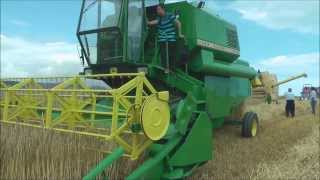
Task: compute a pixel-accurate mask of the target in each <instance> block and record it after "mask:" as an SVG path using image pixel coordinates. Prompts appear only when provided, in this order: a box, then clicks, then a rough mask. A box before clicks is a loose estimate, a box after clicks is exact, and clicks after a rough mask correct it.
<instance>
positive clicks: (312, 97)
mask: <svg viewBox="0 0 320 180" xmlns="http://www.w3.org/2000/svg"><path fill="white" fill-rule="evenodd" d="M310 103H311V110H312V114H314V115H316V106H317V92H316V88H314V87H312V88H311V92H310Z"/></svg>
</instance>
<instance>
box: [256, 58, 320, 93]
mask: <svg viewBox="0 0 320 180" xmlns="http://www.w3.org/2000/svg"><path fill="white" fill-rule="evenodd" d="M319 58H320V57H319V53H318V52H317V53H306V54H296V55H281V56H276V57H271V58H267V59H264V60H261V61H259V62H258V63H256V64H254V65H253V66H254V67H255V68H256V69H260V70H261V71H269V72H271V73H275V74H277V76H278V80H283V79H286V78H288V77H290V76H293V75H296V74H299V73H307V75H308V77H307V78H303V79H299V80H295V81H292V82H290V83H288V84H284V85H281V86H280V94H282V93H284V92H285V91H286V89H287V88H288V87H292V88H293V89H294V90H295V93H296V94H298V93H300V90H301V88H302V86H303V85H304V84H312V85H313V86H319V73H320V72H319V66H320V64H319V60H320V59H319Z"/></svg>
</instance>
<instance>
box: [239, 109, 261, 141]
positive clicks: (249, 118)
mask: <svg viewBox="0 0 320 180" xmlns="http://www.w3.org/2000/svg"><path fill="white" fill-rule="evenodd" d="M258 130H259V119H258V115H257V114H256V113H254V112H246V114H245V115H244V116H243V118H242V130H241V135H242V136H243V137H247V138H249V137H254V136H256V135H257V132H258Z"/></svg>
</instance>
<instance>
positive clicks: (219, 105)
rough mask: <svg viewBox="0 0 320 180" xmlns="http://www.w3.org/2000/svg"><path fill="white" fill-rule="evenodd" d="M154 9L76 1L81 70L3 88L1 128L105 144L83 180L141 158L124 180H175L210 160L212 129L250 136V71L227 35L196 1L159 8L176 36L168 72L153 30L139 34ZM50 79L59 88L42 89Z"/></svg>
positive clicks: (8, 82)
mask: <svg viewBox="0 0 320 180" xmlns="http://www.w3.org/2000/svg"><path fill="white" fill-rule="evenodd" d="M158 3H159V2H157V1H149V0H83V3H82V8H81V14H80V20H79V25H78V30H77V37H78V39H79V42H80V45H81V54H82V60H83V61H84V62H86V64H87V65H88V66H87V67H86V68H85V69H84V72H83V73H80V75H77V76H74V77H40V78H20V79H19V78H7V79H2V81H1V90H2V96H1V98H2V100H1V102H2V104H1V108H2V109H1V110H2V120H1V123H11V124H21V125H27V126H34V127H40V128H45V129H48V130H56V131H62V132H66V133H76V134H81V135H87V136H94V137H97V138H100V139H102V140H104V141H108V142H110V143H112V142H114V145H113V146H112V147H111V151H110V154H109V155H108V156H107V157H106V159H104V160H102V161H101V163H100V164H98V165H97V167H94V168H93V169H92V170H91V171H90V172H89V173H88V175H87V176H85V177H84V179H86V180H89V179H95V178H96V177H98V176H99V175H101V173H103V171H105V170H106V169H107V168H108V167H109V166H110V165H111V164H112V163H113V162H115V161H116V160H117V159H119V158H120V157H122V156H128V157H130V158H131V159H132V160H136V159H138V158H141V157H142V154H143V153H144V159H145V160H144V162H143V163H142V164H141V165H140V166H139V167H138V168H137V169H136V170H134V171H133V172H128V177H127V179H183V178H185V177H188V176H190V175H191V174H192V173H193V172H194V171H195V170H196V169H197V168H201V166H202V165H204V164H205V163H206V162H207V161H210V160H211V159H213V153H212V152H213V148H214V144H213V136H212V132H213V131H214V129H216V128H219V127H221V126H223V125H224V124H226V123H232V124H238V125H241V126H242V132H239V134H241V135H242V136H243V137H253V136H256V134H257V130H258V117H257V114H256V113H254V112H246V113H244V114H242V113H239V111H240V109H241V108H240V107H241V105H242V104H243V102H244V101H245V100H246V99H247V98H248V97H250V96H251V87H252V82H253V81H252V80H254V79H255V78H256V76H257V72H256V71H255V70H254V69H253V68H252V67H250V66H249V64H248V63H247V62H246V61H244V60H241V59H239V56H240V48H239V41H238V34H237V29H236V26H234V25H233V24H231V23H229V22H227V21H225V20H223V19H222V18H221V17H219V16H216V15H213V14H210V13H208V12H206V11H205V10H203V9H202V5H203V4H202V3H203V2H201V3H199V4H195V3H193V4H191V3H188V2H186V1H181V2H175V3H166V4H165V8H166V10H167V12H170V13H173V14H175V15H176V18H177V19H179V21H180V22H181V24H182V33H183V35H184V38H183V39H178V40H177V51H176V56H177V58H176V62H174V64H175V68H174V69H172V68H171V69H170V71H169V73H167V72H165V68H166V67H163V65H162V64H161V58H160V47H159V43H158V40H157V28H156V27H148V25H147V21H148V20H152V19H155V18H156V17H157V14H156V8H157V4H158ZM53 79H63V81H62V83H58V84H54V83H52V84H50V83H46V84H45V85H46V86H45V85H44V83H43V81H44V80H51V81H50V82H54V81H53ZM95 80H100V81H103V82H105V83H106V84H107V85H108V88H104V89H101V88H100V89H97V88H92V87H91V86H90V83H88V81H95ZM50 85H51V86H50ZM17 112H19V113H18V114H17ZM15 113H16V114H15Z"/></svg>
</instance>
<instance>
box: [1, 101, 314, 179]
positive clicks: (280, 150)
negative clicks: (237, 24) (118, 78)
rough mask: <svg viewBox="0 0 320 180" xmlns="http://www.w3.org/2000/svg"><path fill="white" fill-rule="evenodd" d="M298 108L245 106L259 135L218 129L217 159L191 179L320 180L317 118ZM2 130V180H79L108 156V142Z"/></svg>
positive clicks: (115, 173) (115, 174)
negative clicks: (289, 114)
mask: <svg viewBox="0 0 320 180" xmlns="http://www.w3.org/2000/svg"><path fill="white" fill-rule="evenodd" d="M296 106H297V107H296V111H297V112H296V117H295V118H293V119H292V118H286V117H285V116H284V102H283V101H281V102H280V104H272V105H267V104H262V103H261V104H258V105H257V104H252V105H247V106H246V109H247V110H253V111H255V112H257V113H258V115H259V120H260V128H259V134H258V136H257V137H254V138H250V139H245V138H242V137H241V136H240V130H241V129H240V127H236V126H224V127H223V128H221V129H216V130H214V138H213V142H214V143H213V144H214V150H213V152H212V153H213V156H214V158H213V159H212V160H211V161H209V162H208V163H206V164H205V165H204V166H202V167H200V168H199V169H198V170H197V171H195V173H194V174H193V175H192V176H191V177H189V178H188V179H226V180H227V179H320V174H319V169H320V165H319V160H320V155H319V154H320V152H319V139H320V138H319V123H320V120H319V116H318V115H319V114H317V115H316V116H313V115H311V113H310V107H309V103H308V102H302V101H297V103H296ZM0 130H1V131H0V135H1V136H0V179H81V177H83V176H84V175H85V174H86V173H87V172H88V171H89V170H90V169H91V168H92V167H94V166H95V165H96V164H97V163H98V162H99V161H100V160H102V159H103V158H104V157H105V156H106V154H105V153H103V152H102V151H100V150H101V149H103V148H102V147H103V146H104V144H105V143H104V142H101V141H98V140H95V139H93V138H88V137H83V136H80V135H69V134H65V133H57V132H51V131H44V130H41V129H34V128H30V127H21V126H14V125H5V124H1V127H0ZM142 161H143V160H142V159H140V160H138V161H131V160H129V159H127V158H122V159H120V160H119V161H117V162H116V163H114V164H113V165H112V166H111V168H110V169H108V170H107V171H106V172H105V174H104V175H105V176H108V177H110V179H123V177H125V176H126V175H128V174H129V173H130V172H132V171H133V170H134V169H135V168H136V167H137V166H138V165H139V164H140V163H141V162H142ZM100 178H102V176H101V177H100Z"/></svg>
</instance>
